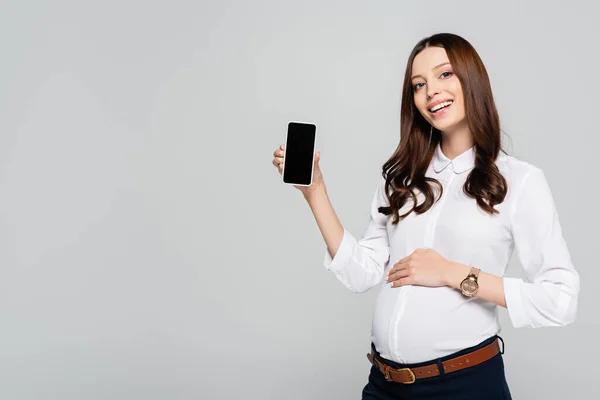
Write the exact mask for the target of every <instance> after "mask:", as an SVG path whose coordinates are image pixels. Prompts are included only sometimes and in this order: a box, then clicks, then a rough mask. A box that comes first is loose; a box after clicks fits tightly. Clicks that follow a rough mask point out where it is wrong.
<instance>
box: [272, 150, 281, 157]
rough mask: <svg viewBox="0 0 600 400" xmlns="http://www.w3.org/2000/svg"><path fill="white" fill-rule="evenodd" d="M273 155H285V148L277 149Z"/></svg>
mask: <svg viewBox="0 0 600 400" xmlns="http://www.w3.org/2000/svg"><path fill="white" fill-rule="evenodd" d="M273 156H274V157H283V150H281V149H276V150H275V151H274V152H273Z"/></svg>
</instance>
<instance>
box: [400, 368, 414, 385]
mask: <svg viewBox="0 0 600 400" xmlns="http://www.w3.org/2000/svg"><path fill="white" fill-rule="evenodd" d="M397 371H398V372H401V371H408V374H409V375H410V378H411V381H409V382H402V383H403V384H405V385H410V384H412V383H415V381H416V380H417V377H416V376H415V373H414V372H413V371H412V370H411V369H410V368H400V369H398V370H397Z"/></svg>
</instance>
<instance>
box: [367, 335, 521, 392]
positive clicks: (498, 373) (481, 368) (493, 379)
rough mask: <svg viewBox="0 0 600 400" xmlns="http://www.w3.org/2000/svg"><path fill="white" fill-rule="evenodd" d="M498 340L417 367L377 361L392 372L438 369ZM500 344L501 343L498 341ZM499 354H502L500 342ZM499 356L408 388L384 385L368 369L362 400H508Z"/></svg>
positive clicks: (379, 375) (374, 369)
mask: <svg viewBox="0 0 600 400" xmlns="http://www.w3.org/2000/svg"><path fill="white" fill-rule="evenodd" d="M494 340H498V336H494V337H491V338H489V339H487V340H485V341H483V342H481V343H480V344H478V345H476V346H473V347H470V348H468V349H464V350H461V351H458V352H456V353H454V354H450V355H448V356H446V357H442V358H438V359H436V360H431V361H427V362H423V363H418V364H398V363H396V362H394V361H391V360H387V359H385V358H382V357H381V356H379V353H376V356H377V357H379V359H380V360H381V361H383V362H384V363H386V364H387V365H389V366H390V367H392V368H414V367H420V366H423V365H428V364H431V363H438V366H439V367H440V371H442V370H441V367H442V364H441V363H442V361H446V360H449V359H451V358H454V357H457V356H460V355H463V354H466V353H469V352H471V351H473V350H477V349H479V348H481V347H484V346H485V345H487V344H490V343H491V342H493V341H494ZM500 340H502V339H500ZM501 351H502V353H504V342H502V346H501ZM502 353H498V354H497V355H496V356H495V357H493V358H491V359H489V360H487V361H485V362H483V363H481V364H478V365H475V366H473V367H469V368H465V369H461V370H460V371H455V372H451V373H448V374H444V373H443V372H442V373H441V374H440V375H439V376H435V377H432V378H423V379H418V380H417V381H416V382H415V383H412V384H408V385H407V384H403V383H397V382H388V381H387V380H386V379H385V377H384V376H383V374H382V373H381V371H379V369H377V367H375V366H372V367H371V372H370V374H369V382H368V383H367V385H366V386H365V387H364V389H363V391H362V399H363V400H408V399H419V400H424V399H435V400H483V399H485V400H506V399H512V397H511V394H510V390H509V388H508V384H507V382H506V377H505V375H504V361H503V359H502Z"/></svg>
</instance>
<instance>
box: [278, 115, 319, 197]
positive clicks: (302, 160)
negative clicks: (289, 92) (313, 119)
mask: <svg viewBox="0 0 600 400" xmlns="http://www.w3.org/2000/svg"><path fill="white" fill-rule="evenodd" d="M316 134H317V127H316V125H314V124H307V123H300V122H290V123H289V124H288V132H287V140H286V144H285V159H284V169H283V181H284V182H285V183H291V184H296V185H310V184H311V183H312V182H311V181H312V171H313V155H314V151H315V138H316Z"/></svg>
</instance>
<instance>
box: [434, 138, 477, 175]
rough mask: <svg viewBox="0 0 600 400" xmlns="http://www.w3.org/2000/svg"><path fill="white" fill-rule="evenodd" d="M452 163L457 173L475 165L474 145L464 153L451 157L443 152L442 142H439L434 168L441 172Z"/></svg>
mask: <svg viewBox="0 0 600 400" xmlns="http://www.w3.org/2000/svg"><path fill="white" fill-rule="evenodd" d="M450 164H452V169H453V171H454V172H455V173H457V174H461V173H463V172H465V171H467V170H469V169H471V168H473V167H474V166H475V150H474V147H471V148H470V149H468V150H466V151H465V152H463V153H462V154H460V155H458V156H456V157H454V159H452V160H451V159H449V158H448V157H446V156H445V155H444V153H443V152H442V146H441V143H438V145H437V147H436V149H435V154H434V155H433V169H434V170H435V172H437V173H440V172H441V171H442V170H443V169H444V168H446V167H447V166H448V165H450Z"/></svg>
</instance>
